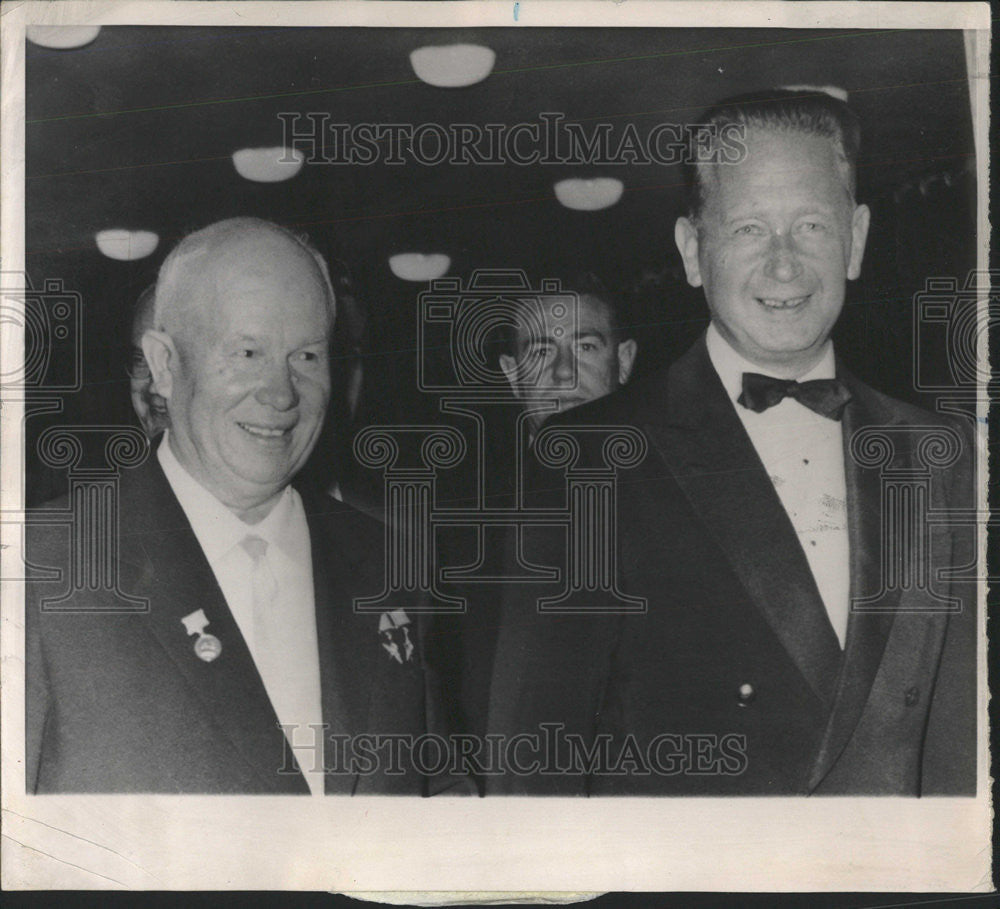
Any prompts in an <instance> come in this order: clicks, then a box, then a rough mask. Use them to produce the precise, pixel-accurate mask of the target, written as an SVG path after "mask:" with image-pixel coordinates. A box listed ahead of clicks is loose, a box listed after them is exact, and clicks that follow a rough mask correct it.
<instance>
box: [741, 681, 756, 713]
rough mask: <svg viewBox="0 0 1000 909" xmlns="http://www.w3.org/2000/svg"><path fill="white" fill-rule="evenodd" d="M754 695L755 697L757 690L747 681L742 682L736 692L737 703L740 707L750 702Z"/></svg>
mask: <svg viewBox="0 0 1000 909" xmlns="http://www.w3.org/2000/svg"><path fill="white" fill-rule="evenodd" d="M755 697H757V692H756V691H755V690H754V687H753V685H751V684H750V683H749V682H744V683H743V684H742V685H740V687H739V690H738V691H737V692H736V698H737V703H738V704H739V706H740V707H746V706H747V705H748V704H752V703H753V700H754V698H755Z"/></svg>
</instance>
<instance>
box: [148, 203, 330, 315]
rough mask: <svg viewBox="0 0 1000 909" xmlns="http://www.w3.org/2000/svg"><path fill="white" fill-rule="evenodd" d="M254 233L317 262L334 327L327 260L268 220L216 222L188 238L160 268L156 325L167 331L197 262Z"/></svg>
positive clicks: (299, 236)
mask: <svg viewBox="0 0 1000 909" xmlns="http://www.w3.org/2000/svg"><path fill="white" fill-rule="evenodd" d="M254 232H264V233H271V234H274V235H277V236H279V237H284V238H285V239H286V240H288V241H289V242H291V243H293V244H294V245H295V246H297V247H298V248H299V249H301V250H302V251H303V252H305V253H308V254H309V256H310V257H311V258H312V259H313V261H314V262H315V263H316V268H317V270H318V271H319V273H320V277H321V278H322V282H323V289H324V292H325V294H326V299H327V308H328V309H329V312H330V323H331V325H332V324H333V321H334V317H335V316H336V299H337V298H336V295H335V294H334V291H333V283H332V282H331V281H330V271H329V269H328V268H327V265H326V260H324V258H323V256H322V255H321V254H320V252H319V250H317V249H316V248H315V247H314V246H313V245H312V243H310V241H309V238H308V237H307V236H305V235H304V234H297V233H295V232H294V231H291V230H289V229H288V228H286V227H282V226H281V225H280V224H275V223H274V222H273V221H265V220H264V219H263V218H247V217H241V218H227V219H225V220H223V221H216V222H215V223H214V224H209V225H208V226H207V227H203V228H202V229H201V230H196V231H195V232H194V233H190V234H188V235H187V236H186V237H184V238H183V239H182V240H181V241H180V242H179V243H178V244H177V245H176V246H175V247H174V248H173V249H172V250H171V251H170V254H169V255H168V256H167V258H166V259H164V261H163V264H162V265H161V266H160V272H159V275H158V277H157V279H156V291H155V292H156V305H155V308H154V310H153V312H154V315H153V325H154V326H155V327H156V328H157V329H159V330H164V329H165V328H166V324H165V323H166V317H168V316H170V315H172V314H173V313H174V310H175V309H176V306H177V301H178V299H179V297H180V289H181V287H182V285H183V280H184V278H185V276H186V275H187V274H188V269H189V268H190V266H191V265H192V264H193V261H196V260H198V259H199V258H201V257H203V256H206V255H208V254H209V253H210V252H212V251H213V250H214V249H215V248H217V247H218V246H221V245H223V244H225V243H227V242H229V241H231V240H233V239H235V238H238V237H240V236H241V235H245V234H250V233H254Z"/></svg>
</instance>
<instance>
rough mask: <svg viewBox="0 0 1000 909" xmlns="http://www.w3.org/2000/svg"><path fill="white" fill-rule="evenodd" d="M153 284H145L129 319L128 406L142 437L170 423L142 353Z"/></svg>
mask: <svg viewBox="0 0 1000 909" xmlns="http://www.w3.org/2000/svg"><path fill="white" fill-rule="evenodd" d="M153 290H154V288H153V287H147V288H146V289H145V290H144V291H143V292H142V294H141V295H140V297H139V301H138V303H137V304H136V308H135V315H134V316H133V318H132V334H131V341H130V351H129V363H128V377H129V387H130V391H131V397H132V408H133V409H134V410H135V415H136V416H137V417H138V418H139V422H140V423H141V424H142V428H143V430H144V431H145V433H146V436H147V437H148V438H150V439H153V438H155V437H156V436H158V435H159V434H160V433H161V432H163V430H164V429H166V428H167V427H168V426H169V425H170V415H169V414H168V413H167V402H166V401H165V400H164V399H163V398H162V397H161V396H160V395H158V394H157V393H156V390H155V388H154V386H153V376H152V374H151V373H150V371H149V364H148V363H147V362H146V356H145V354H144V353H143V352H142V336H143V334H144V333H145V331H146V329H147V328H152V327H153V304H154V301H155V298H154V296H153Z"/></svg>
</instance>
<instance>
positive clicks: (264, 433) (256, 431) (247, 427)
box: [236, 422, 292, 439]
mask: <svg viewBox="0 0 1000 909" xmlns="http://www.w3.org/2000/svg"><path fill="white" fill-rule="evenodd" d="M236 425H237V426H239V428H240V429H242V430H243V431H244V432H246V433H249V434H250V435H252V436H254V437H255V438H258V439H281V438H284V437H285V436H287V435H289V434H290V433H291V431H292V427H288V428H287V429H274V428H272V427H268V426H256V425H255V424H253V423H239V422H237V424H236Z"/></svg>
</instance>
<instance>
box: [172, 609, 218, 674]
mask: <svg viewBox="0 0 1000 909" xmlns="http://www.w3.org/2000/svg"><path fill="white" fill-rule="evenodd" d="M181 622H183V623H184V628H185V629H187V633H188V634H189V635H191V634H196V635H198V639H197V640H196V641H195V642H194V652H195V654H196V655H197V656H198V659H200V660H204V661H205V662H206V663H211V662H212V660H214V659H215V658H216V657H217V656H218V655H219V654H220V653H222V642H221V641H220V640H219V639H218V638H217V637H216V636H215V635H214V634H205V626H207V625H208V618H207V617H206V616H205V610H204V609H197V610H195V611H194V612H192V613H191V614H190V615H186V616H184V618H183V619H181Z"/></svg>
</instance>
